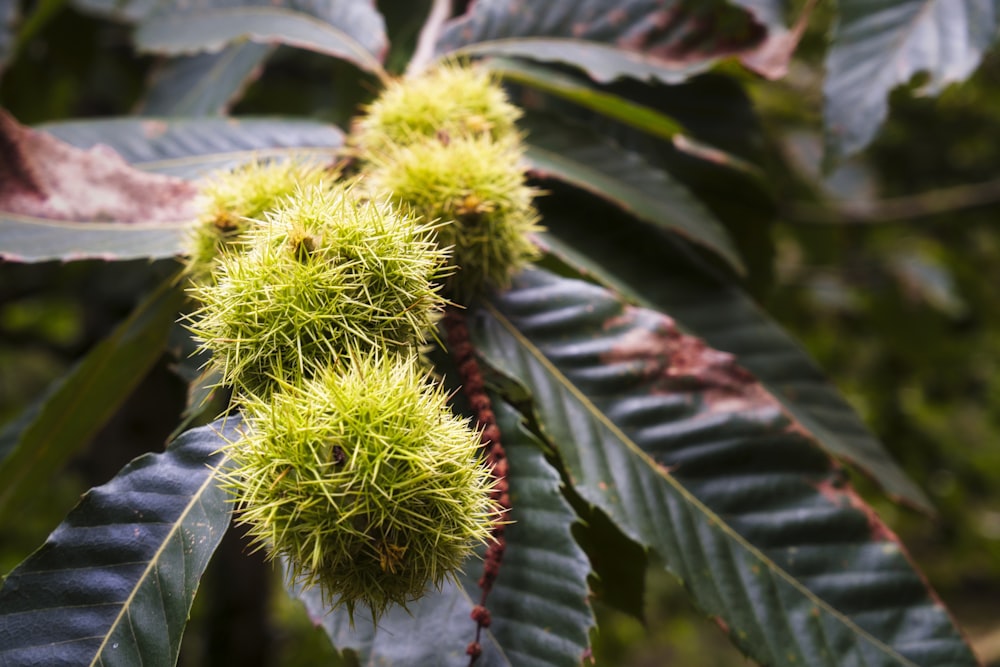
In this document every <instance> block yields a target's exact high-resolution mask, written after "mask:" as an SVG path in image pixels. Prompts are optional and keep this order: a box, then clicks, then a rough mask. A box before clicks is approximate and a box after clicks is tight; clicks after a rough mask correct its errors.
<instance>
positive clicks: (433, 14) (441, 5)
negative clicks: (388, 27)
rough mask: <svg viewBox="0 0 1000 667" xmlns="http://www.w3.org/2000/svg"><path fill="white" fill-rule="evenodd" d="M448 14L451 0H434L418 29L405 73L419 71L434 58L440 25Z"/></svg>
mask: <svg viewBox="0 0 1000 667" xmlns="http://www.w3.org/2000/svg"><path fill="white" fill-rule="evenodd" d="M450 15H451V0H434V4H432V5H431V11H430V12H429V13H428V14H427V20H426V21H424V26H423V27H422V28H421V29H420V37H418V38H417V48H416V49H415V50H414V51H413V57H412V58H410V64H409V65H408V66H407V67H406V73H407V74H416V73H418V72H420V70H422V69H424V68H425V67H427V65H428V63H430V61H431V60H433V59H434V46H435V45H436V44H437V39H438V36H439V35H440V34H441V27H442V26H444V22H445V21H447V20H448V18H449V16H450Z"/></svg>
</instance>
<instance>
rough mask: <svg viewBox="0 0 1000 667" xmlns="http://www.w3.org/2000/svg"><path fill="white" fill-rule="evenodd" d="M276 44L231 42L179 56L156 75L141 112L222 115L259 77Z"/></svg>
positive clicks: (168, 62)
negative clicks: (216, 50)
mask: <svg viewBox="0 0 1000 667" xmlns="http://www.w3.org/2000/svg"><path fill="white" fill-rule="evenodd" d="M273 52H274V47H271V46H268V45H266V44H256V43H254V42H242V43H238V44H230V45H229V46H227V47H226V48H224V49H222V50H221V51H219V52H218V53H200V54H197V55H193V56H180V57H178V58H174V59H171V60H168V61H167V62H165V63H164V64H163V65H162V67H160V69H158V70H157V71H156V72H155V73H154V75H153V79H152V82H151V83H150V87H149V90H148V91H146V97H145V99H144V100H143V102H142V104H141V105H140V107H139V112H140V113H142V114H143V115H146V116H216V115H222V114H223V113H225V112H226V110H227V109H228V108H229V105H230V104H232V103H233V102H234V101H235V100H236V99H238V98H239V96H240V94H242V92H243V89H244V88H245V87H246V86H247V85H248V84H249V82H250V81H251V80H252V79H253V78H255V77H256V75H257V73H258V72H259V71H260V69H261V68H262V67H263V66H264V62H265V61H266V60H267V58H268V56H270V55H271V54H272V53H273Z"/></svg>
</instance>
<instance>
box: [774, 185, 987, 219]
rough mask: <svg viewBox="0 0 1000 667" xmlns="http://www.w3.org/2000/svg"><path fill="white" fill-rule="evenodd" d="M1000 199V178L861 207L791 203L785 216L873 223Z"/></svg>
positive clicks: (786, 209) (785, 210) (974, 205)
mask: <svg viewBox="0 0 1000 667" xmlns="http://www.w3.org/2000/svg"><path fill="white" fill-rule="evenodd" d="M998 202H1000V179H994V180H992V181H986V182H985V183H974V184H972V185H958V186H955V187H951V188H942V189H939V190H930V191H928V192H922V193H920V194H915V195H909V196H904V197H893V198H890V199H883V200H881V201H876V202H872V203H871V204H866V205H862V206H851V205H850V204H844V205H841V206H840V207H836V204H835V205H834V206H835V207H834V208H827V207H825V206H820V205H817V204H809V203H798V202H792V203H790V204H788V205H787V206H785V207H784V210H783V211H782V215H783V216H784V217H785V218H786V219H787V220H788V221H789V222H793V223H798V224H821V225H873V224H879V223H888V222H902V221H905V220H913V219H915V218H926V217H929V216H933V215H941V214H943V213H952V212H954V211H960V210H962V209H967V208H975V207H978V206H986V205H989V204H996V203H998Z"/></svg>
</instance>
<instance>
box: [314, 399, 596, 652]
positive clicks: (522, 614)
mask: <svg viewBox="0 0 1000 667" xmlns="http://www.w3.org/2000/svg"><path fill="white" fill-rule="evenodd" d="M494 409H495V410H496V414H497V423H498V425H499V426H500V429H501V432H502V433H503V443H504V447H505V449H506V451H507V457H508V460H509V463H510V474H509V476H508V480H509V482H510V493H511V506H512V510H511V513H510V516H509V519H510V520H512V521H514V523H513V525H511V526H509V527H508V528H507V530H506V540H507V548H506V550H505V551H504V561H503V565H502V567H501V569H500V576H499V578H498V579H497V581H496V584H495V585H494V587H493V591H492V592H491V593H490V596H489V598H488V599H487V603H486V604H487V607H488V608H489V609H490V612H491V614H492V617H493V621H492V624H491V625H490V629H489V631H485V632H484V633H483V637H482V638H481V643H482V646H483V651H484V652H483V655H482V657H481V658H480V659H479V661H477V663H476V664H477V665H480V664H482V665H510V666H516V667H542V666H553V667H555V666H557V665H565V666H566V667H571V666H575V665H579V664H580V662H581V660H582V658H583V654H584V652H585V651H586V650H587V646H588V643H589V642H588V632H589V630H590V628H591V626H593V624H594V619H593V615H592V614H591V611H590V607H589V605H588V603H587V596H588V593H589V590H588V588H587V574H588V573H589V572H590V565H589V563H588V562H587V557H586V556H585V555H584V553H583V551H582V550H581V549H580V547H579V546H578V545H577V544H576V542H575V541H574V540H573V537H572V535H571V534H570V525H571V524H572V523H573V521H574V520H575V519H576V515H575V514H574V513H573V510H572V509H571V508H570V506H569V504H568V503H567V502H566V500H565V499H564V498H563V497H562V495H561V493H560V491H559V475H558V473H557V472H556V471H555V470H554V469H553V468H552V467H551V466H550V465H549V464H548V463H547V462H546V461H545V458H544V457H543V456H542V453H541V450H540V449H539V448H538V446H537V444H536V443H535V441H534V439H533V438H532V436H531V435H530V434H528V433H527V432H526V431H525V430H524V428H523V426H522V425H521V423H520V419H519V417H518V415H517V413H516V412H515V411H514V410H513V409H512V408H510V407H509V406H507V405H506V404H502V403H495V404H494ZM481 570H482V562H481V561H479V560H478V559H472V560H470V561H469V562H468V563H466V566H465V575H466V576H465V578H464V581H463V584H462V585H456V584H455V583H453V582H449V583H448V584H447V585H446V586H444V588H443V589H442V590H441V591H435V592H431V593H429V594H428V595H427V596H425V597H424V598H422V599H420V600H419V601H417V602H416V603H414V604H412V605H409V607H410V612H411V613H412V616H411V615H410V614H408V613H407V612H406V611H405V610H403V609H401V608H396V609H394V610H392V611H391V612H390V613H389V615H388V616H387V617H386V618H384V619H382V620H381V621H380V622H379V625H378V628H377V629H376V628H374V627H372V624H371V621H370V620H369V619H366V618H364V617H363V612H361V613H359V614H358V618H357V619H356V627H355V628H354V629H353V630H352V629H351V627H350V623H349V621H348V617H347V614H346V612H343V611H337V612H333V613H332V614H327V612H326V610H325V609H324V607H323V605H322V601H321V600H320V599H319V596H318V595H317V593H316V591H305V592H304V593H303V592H299V596H300V597H301V598H302V599H303V601H304V602H305V603H306V606H307V608H308V609H309V611H310V614H311V615H312V617H313V618H314V619H315V620H316V622H318V623H322V624H323V627H324V628H325V629H326V631H327V633H328V634H329V635H330V639H331V641H332V642H333V644H334V646H336V647H337V648H338V649H340V650H344V649H350V650H351V651H354V652H355V653H357V654H358V655H359V656H360V658H361V661H362V664H365V665H394V666H398V667H408V666H409V665H435V666H438V665H440V666H442V667H444V666H445V665H456V666H457V665H463V666H464V665H467V664H468V662H469V658H468V656H467V655H466V654H465V648H466V646H467V645H468V644H469V642H470V641H472V640H473V638H474V637H475V623H474V622H473V621H472V620H470V618H469V614H470V613H471V611H472V607H473V605H475V604H476V603H477V602H478V601H479V598H480V594H481V592H480V590H479V588H478V586H477V585H476V583H475V580H476V579H477V578H478V577H479V574H480V571H481Z"/></svg>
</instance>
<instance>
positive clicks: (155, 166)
mask: <svg viewBox="0 0 1000 667" xmlns="http://www.w3.org/2000/svg"><path fill="white" fill-rule="evenodd" d="M40 129H42V130H45V131H46V132H48V133H49V134H52V135H54V136H55V137H57V138H59V139H61V140H62V141H65V142H66V143H68V144H72V145H74V146H78V147H80V148H89V147H91V146H95V145H97V144H104V145H106V146H109V147H111V148H113V149H114V150H115V151H116V152H118V153H119V154H120V155H121V156H122V157H123V158H125V160H126V161H127V162H129V163H130V164H132V166H134V167H137V168H139V169H142V170H143V171H151V172H154V173H159V174H169V175H171V176H178V177H181V178H192V179H193V178H199V177H202V176H204V175H205V174H207V173H208V172H210V171H213V170H215V169H224V168H229V167H233V166H235V165H238V164H240V163H243V162H246V161H248V160H251V159H254V158H260V159H266V158H271V157H287V156H290V155H302V156H306V157H309V156H315V157H316V158H318V159H323V158H328V159H333V158H334V157H335V156H336V154H337V152H338V151H339V149H340V148H341V147H342V146H343V145H344V133H343V132H342V131H341V130H340V129H339V128H337V127H335V126H333V125H328V124H326V123H320V122H316V121H309V120H292V119H264V118H241V119H235V118H182V119H167V118H164V119H158V118H157V119H154V118H147V119H139V118H110V119H102V120H88V121H69V122H65V123H52V124H50V125H43V126H42V127H41V128H40Z"/></svg>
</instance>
